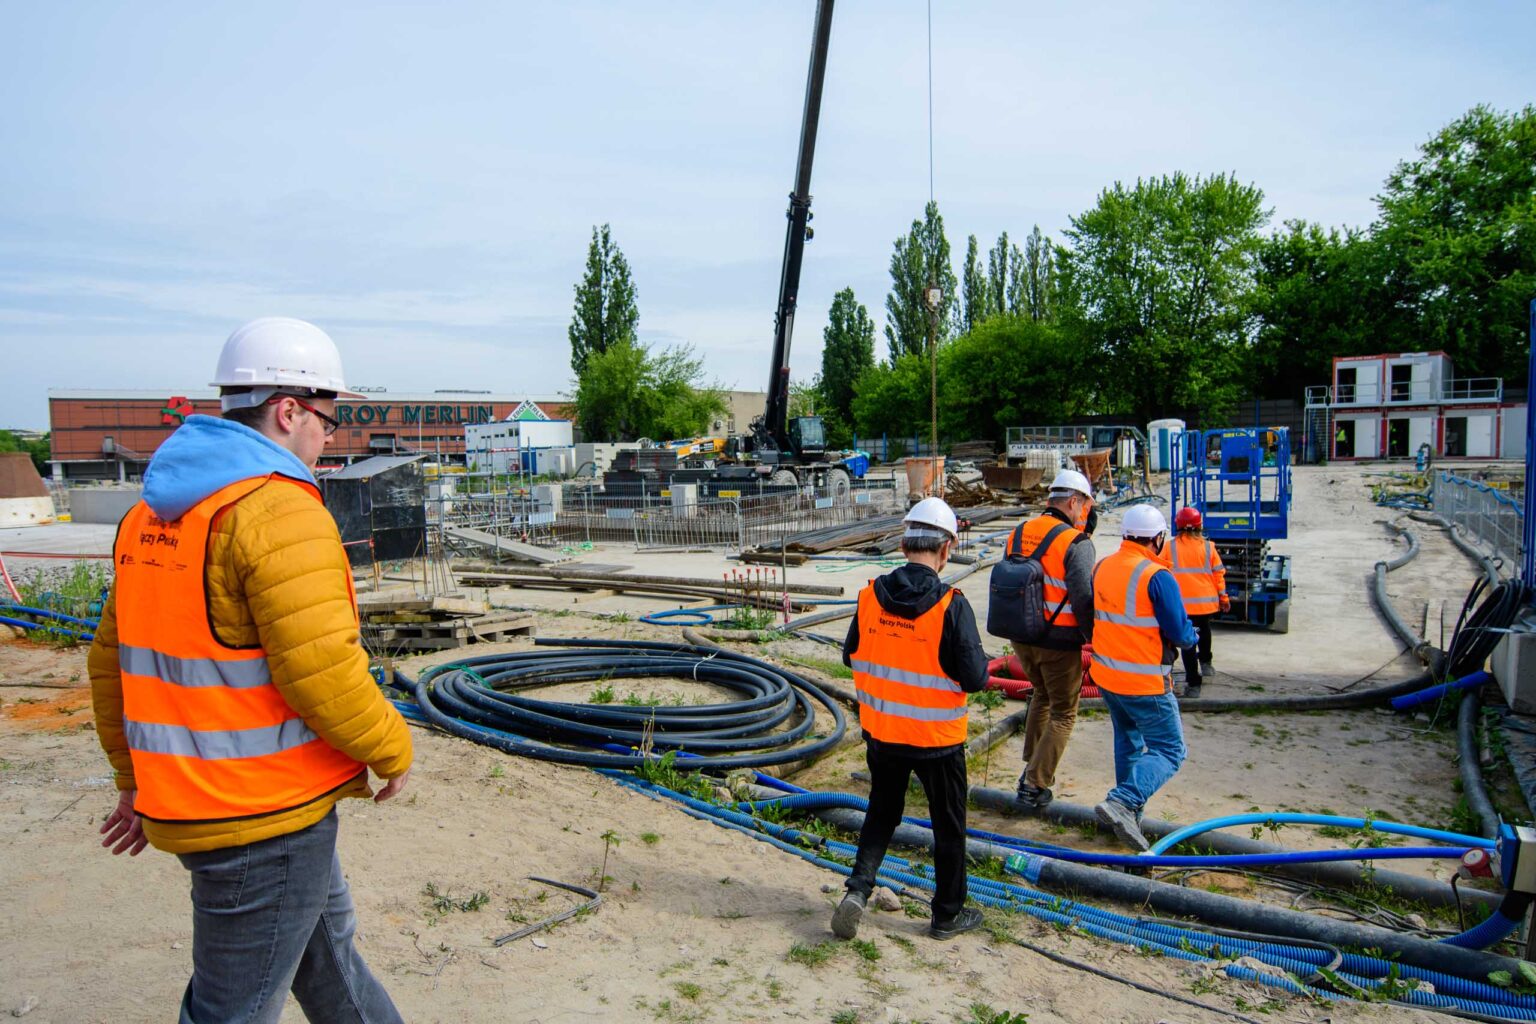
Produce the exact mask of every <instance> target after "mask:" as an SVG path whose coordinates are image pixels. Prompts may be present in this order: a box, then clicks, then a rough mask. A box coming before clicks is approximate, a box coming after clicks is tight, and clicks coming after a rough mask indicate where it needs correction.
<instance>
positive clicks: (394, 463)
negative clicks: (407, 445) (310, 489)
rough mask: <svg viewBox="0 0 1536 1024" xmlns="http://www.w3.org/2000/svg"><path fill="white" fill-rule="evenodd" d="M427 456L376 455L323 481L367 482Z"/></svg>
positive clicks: (323, 478)
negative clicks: (370, 478)
mask: <svg viewBox="0 0 1536 1024" xmlns="http://www.w3.org/2000/svg"><path fill="white" fill-rule="evenodd" d="M426 457H427V456H425V455H375V456H373V457H372V458H369V459H364V460H362V461H361V462H354V463H352V465H350V466H343V467H342V468H341V469H338V470H337V471H336V472H334V473H327V474H325V476H323V477H321V479H322V480H367V479H368V478H369V477H373V476H378V475H379V474H380V473H388V472H389V471H390V470H392V469H399V468H400V467H401V466H404V465H408V464H409V463H412V462H417V461H419V460H421V459H424V458H426Z"/></svg>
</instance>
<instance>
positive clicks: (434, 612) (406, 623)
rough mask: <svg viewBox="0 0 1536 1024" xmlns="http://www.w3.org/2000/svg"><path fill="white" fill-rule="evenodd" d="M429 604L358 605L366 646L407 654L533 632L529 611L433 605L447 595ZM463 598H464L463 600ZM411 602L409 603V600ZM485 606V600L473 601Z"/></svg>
mask: <svg viewBox="0 0 1536 1024" xmlns="http://www.w3.org/2000/svg"><path fill="white" fill-rule="evenodd" d="M424 600H426V601H428V602H429V604H428V607H426V608H424V609H421V610H404V609H401V608H398V607H389V606H387V605H386V606H384V607H378V608H373V609H369V608H367V607H366V606H361V605H360V606H359V608H358V614H359V616H360V618H361V619H362V634H363V645H364V646H365V647H367V648H368V649H369V650H372V651H380V650H384V651H390V652H391V653H396V654H398V653H404V652H414V651H447V650H453V649H454V648H457V647H465V646H467V645H469V644H475V643H499V642H501V641H504V640H511V639H512V638H513V637H518V636H527V637H531V636H533V634H534V622H533V616H532V615H529V614H527V613H526V612H507V611H481V612H475V613H472V614H464V613H459V612H454V611H451V610H443V609H438V608H433V607H431V604H432V603H436V602H438V601H444V600H446V599H444V598H430V599H424ZM461 600H462V599H461ZM406 603H409V602H406ZM474 603H475V604H477V605H479V606H480V607H481V608H485V607H486V606H485V604H484V602H474Z"/></svg>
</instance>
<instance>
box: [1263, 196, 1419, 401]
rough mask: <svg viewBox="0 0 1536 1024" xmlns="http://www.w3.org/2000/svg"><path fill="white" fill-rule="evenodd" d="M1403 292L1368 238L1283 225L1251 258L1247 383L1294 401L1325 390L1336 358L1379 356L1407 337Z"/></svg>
mask: <svg viewBox="0 0 1536 1024" xmlns="http://www.w3.org/2000/svg"><path fill="white" fill-rule="evenodd" d="M1403 288H1404V285H1403V282H1402V279H1401V275H1398V274H1394V273H1392V272H1391V271H1390V268H1389V267H1388V266H1387V262H1386V252H1385V250H1384V249H1383V247H1382V246H1381V245H1380V244H1379V243H1377V241H1376V240H1375V238H1374V237H1372V235H1370V234H1369V233H1367V232H1363V231H1359V230H1355V229H1349V228H1346V229H1344V230H1339V229H1337V228H1334V229H1329V230H1324V229H1323V228H1322V227H1321V226H1319V225H1317V224H1309V223H1307V222H1305V221H1287V222H1286V223H1285V225H1284V228H1283V229H1282V230H1281V231H1278V232H1276V233H1275V234H1274V235H1272V236H1270V237H1269V238H1266V239H1265V240H1264V242H1263V243H1262V244H1261V245H1260V247H1259V249H1258V253H1257V265H1256V268H1255V288H1254V291H1253V295H1252V309H1253V312H1254V314H1255V315H1256V316H1257V318H1258V322H1259V325H1258V331H1257V334H1256V336H1255V338H1254V344H1253V349H1252V352H1251V358H1252V365H1251V370H1250V377H1251V378H1252V379H1256V380H1262V381H1264V387H1265V390H1266V393H1267V394H1269V395H1272V396H1278V395H1291V396H1296V397H1300V396H1301V395H1303V394H1304V393H1305V390H1306V388H1307V387H1308V386H1311V385H1321V384H1327V383H1328V382H1329V376H1330V374H1331V372H1332V361H1333V358H1334V357H1335V356H1350V355H1367V354H1369V353H1372V352H1380V351H1382V350H1383V348H1388V349H1390V348H1392V347H1393V346H1391V345H1387V344H1384V343H1383V340H1384V339H1387V338H1394V337H1395V338H1409V337H1412V336H1413V332H1414V327H1413V324H1412V322H1411V320H1410V318H1409V316H1408V303H1407V302H1406V301H1405V295H1404V291H1403ZM1408 347H1412V346H1408Z"/></svg>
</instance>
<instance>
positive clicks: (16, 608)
mask: <svg viewBox="0 0 1536 1024" xmlns="http://www.w3.org/2000/svg"><path fill="white" fill-rule="evenodd" d="M0 612H16V613H20V614H23V615H35V616H37V617H38V618H42V619H53V620H55V621H57V622H72V623H75V624H76V625H80V626H90V627H91V628H92V629H95V628H96V627H97V626H98V625H100V624H101V620H100V619H77V618H75V616H73V615H65V614H64V613H63V612H56V611H54V610H53V609H51V608H28V607H26V606H25V605H20V604H0Z"/></svg>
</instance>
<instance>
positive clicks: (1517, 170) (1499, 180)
mask: <svg viewBox="0 0 1536 1024" xmlns="http://www.w3.org/2000/svg"><path fill="white" fill-rule="evenodd" d="M1533 196H1536V106H1527V107H1525V108H1524V109H1522V110H1521V111H1519V112H1518V113H1513V114H1510V113H1500V112H1498V111H1495V110H1492V109H1490V108H1488V107H1485V106H1476V107H1473V108H1472V109H1471V110H1470V111H1468V112H1467V113H1466V114H1464V115H1463V116H1461V117H1459V118H1457V119H1456V120H1455V121H1453V122H1451V123H1450V124H1449V125H1447V126H1446V127H1445V128H1444V129H1442V130H1441V131H1439V132H1438V133H1436V134H1435V135H1434V136H1433V137H1432V138H1431V139H1429V141H1427V142H1426V143H1424V145H1423V146H1421V147H1420V151H1419V155H1418V157H1417V158H1416V159H1413V160H1408V161H1405V162H1403V163H1400V164H1398V166H1397V168H1396V169H1395V170H1394V171H1393V172H1392V173H1391V175H1389V176H1388V178H1387V181H1386V186H1385V188H1384V190H1383V192H1382V194H1381V195H1379V196H1377V197H1376V201H1377V204H1378V207H1379V209H1380V211H1381V213H1380V218H1379V220H1378V222H1377V224H1376V226H1375V231H1374V236H1375V241H1376V242H1378V243H1379V244H1380V245H1381V246H1382V247H1383V248H1384V250H1385V254H1386V262H1387V268H1388V271H1389V273H1391V274H1399V275H1401V278H1402V282H1403V284H1404V285H1405V288H1406V296H1405V301H1406V302H1407V303H1408V306H1409V312H1410V315H1411V317H1412V319H1413V321H1414V323H1415V325H1416V327H1417V332H1416V336H1415V337H1414V338H1413V340H1412V344H1411V345H1409V344H1407V343H1406V342H1405V344H1404V345H1402V346H1398V347H1410V348H1414V349H1436V348H1439V349H1444V350H1445V351H1447V352H1449V353H1450V354H1451V355H1452V356H1453V357H1454V358H1455V360H1456V368H1457V372H1458V373H1459V374H1461V375H1463V376H1479V375H1502V376H1504V377H1505V378H1507V379H1513V380H1516V381H1519V380H1522V379H1523V378H1524V376H1525V366H1526V354H1527V353H1526V350H1527V345H1528V341H1527V326H1526V320H1527V314H1526V306H1527V303H1529V301H1530V299H1531V296H1532V295H1536V199H1533ZM1383 347H1384V348H1391V347H1392V346H1383Z"/></svg>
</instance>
